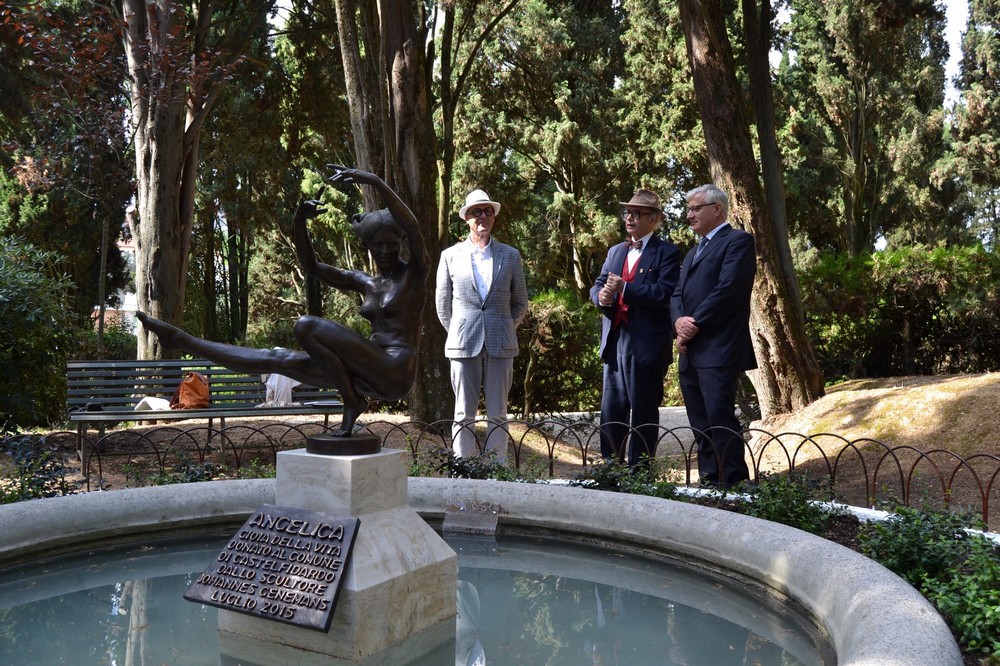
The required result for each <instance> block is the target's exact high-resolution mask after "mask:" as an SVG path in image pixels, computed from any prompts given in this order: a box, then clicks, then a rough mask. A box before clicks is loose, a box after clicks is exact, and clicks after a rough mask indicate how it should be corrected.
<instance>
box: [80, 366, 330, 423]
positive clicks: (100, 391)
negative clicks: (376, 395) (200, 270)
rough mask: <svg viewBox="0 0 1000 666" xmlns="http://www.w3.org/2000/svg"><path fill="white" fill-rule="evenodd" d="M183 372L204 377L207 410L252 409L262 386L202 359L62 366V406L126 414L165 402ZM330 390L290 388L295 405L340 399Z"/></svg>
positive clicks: (250, 377) (260, 398)
mask: <svg viewBox="0 0 1000 666" xmlns="http://www.w3.org/2000/svg"><path fill="white" fill-rule="evenodd" d="M188 372H200V373H201V374H203V375H205V376H206V377H207V378H208V386H209V394H210V398H209V400H210V405H211V406H212V407H226V408H234V407H247V408H250V407H256V406H257V405H260V404H262V403H263V402H264V400H265V398H266V394H267V387H266V385H265V384H264V382H263V380H262V377H261V376H260V375H252V374H248V373H245V372H237V371H235V370H230V369H229V368H224V367H222V366H219V365H216V364H214V363H212V362H211V361H208V360H205V359H184V360H175V359H171V360H163V361H67V362H66V381H67V391H66V394H67V397H66V403H67V407H68V408H69V410H70V411H73V410H76V409H82V408H83V407H84V406H85V405H86V404H87V403H99V404H100V405H101V406H102V408H103V409H131V408H133V407H134V406H135V404H136V403H137V402H139V400H141V399H142V398H144V397H157V398H167V399H169V398H170V396H171V395H173V393H174V390H176V388H177V386H178V385H179V384H180V382H181V380H182V379H183V378H184V377H185V376H186V375H187V373H188ZM339 399H340V395H339V393H338V392H337V391H336V390H335V389H330V388H319V387H315V386H309V385H306V384H300V385H299V386H296V387H295V388H294V389H292V400H293V401H295V402H300V403H301V402H312V401H324V400H339Z"/></svg>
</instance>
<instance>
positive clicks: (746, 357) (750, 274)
mask: <svg viewBox="0 0 1000 666" xmlns="http://www.w3.org/2000/svg"><path fill="white" fill-rule="evenodd" d="M695 250H697V248H695V249H694V250H691V251H690V252H688V253H687V256H686V257H684V265H683V266H682V267H681V277H680V281H679V282H678V283H677V289H676V290H674V294H673V297H672V298H671V299H670V321H671V322H672V323H673V322H676V321H677V320H678V319H680V318H681V317H683V316H689V317H693V318H694V321H695V324H696V325H697V326H698V335H696V336H695V337H694V338H693V339H692V340H691V341H690V342H689V343H688V350H687V353H685V354H681V355H680V358H679V360H678V368H680V369H681V370H685V369H686V368H687V366H688V364H689V363H690V364H691V365H692V366H694V367H696V368H722V367H726V368H737V369H740V370H750V369H753V368H756V367H757V359H756V357H755V356H754V353H753V343H752V342H751V340H750V292H751V291H752V290H753V279H754V275H755V274H756V273H757V256H756V249H755V247H754V241H753V236H751V235H750V234H748V233H747V232H745V231H740V230H739V229H734V228H733V227H731V226H729V225H726V226H724V227H722V228H720V229H719V231H717V232H716V234H715V236H713V237H712V240H711V241H709V243H708V245H707V246H706V247H705V249H704V251H703V252H702V253H701V256H700V257H698V258H697V259H695Z"/></svg>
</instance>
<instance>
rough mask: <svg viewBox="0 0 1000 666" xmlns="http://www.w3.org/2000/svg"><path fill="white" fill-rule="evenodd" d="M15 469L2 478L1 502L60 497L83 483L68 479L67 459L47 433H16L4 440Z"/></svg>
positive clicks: (0, 487) (73, 490)
mask: <svg viewBox="0 0 1000 666" xmlns="http://www.w3.org/2000/svg"><path fill="white" fill-rule="evenodd" d="M3 452H4V453H6V454H7V455H8V456H10V460H11V463H12V464H13V466H14V473H13V474H12V475H8V476H7V477H6V478H2V479H0V504H10V503H12V502H20V501H22V500H30V499H39V498H42V497H57V496H59V495H69V494H71V493H73V492H75V491H76V490H77V489H78V488H79V487H80V484H79V483H78V482H75V481H68V480H67V479H66V472H67V471H70V470H69V469H68V468H67V467H66V463H65V460H64V459H63V456H62V453H61V452H60V451H59V448H58V447H57V446H55V445H52V444H50V443H49V442H48V441H47V439H46V438H45V437H44V436H37V435H16V436H12V437H8V438H6V439H5V440H3Z"/></svg>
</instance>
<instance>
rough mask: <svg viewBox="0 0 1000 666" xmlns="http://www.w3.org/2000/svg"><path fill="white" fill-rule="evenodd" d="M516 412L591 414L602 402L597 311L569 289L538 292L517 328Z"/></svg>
mask: <svg viewBox="0 0 1000 666" xmlns="http://www.w3.org/2000/svg"><path fill="white" fill-rule="evenodd" d="M518 342H519V345H520V350H521V353H520V355H518V356H517V358H516V359H515V369H514V376H515V377H523V378H524V381H523V383H521V384H520V385H518V384H517V383H515V384H514V386H513V387H512V390H511V394H510V404H511V408H512V409H520V411H521V413H522V414H529V415H530V414H550V413H554V412H576V411H586V410H588V409H591V408H592V407H593V406H594V405H596V404H599V402H600V392H601V359H600V357H599V356H598V355H597V350H598V346H599V343H600V329H599V319H598V315H597V310H596V309H595V308H594V307H593V306H592V305H591V304H590V303H580V302H579V301H578V300H577V299H576V296H575V295H574V294H573V293H572V292H570V291H548V292H544V293H541V294H538V295H537V296H535V297H534V298H533V299H531V303H530V305H529V308H528V314H527V316H526V317H525V320H524V322H523V323H522V324H521V326H519V327H518Z"/></svg>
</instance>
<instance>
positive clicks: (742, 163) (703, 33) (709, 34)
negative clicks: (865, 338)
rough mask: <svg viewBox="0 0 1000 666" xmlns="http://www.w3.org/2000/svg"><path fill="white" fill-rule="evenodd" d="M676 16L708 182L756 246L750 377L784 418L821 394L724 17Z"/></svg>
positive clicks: (701, 2) (688, 9)
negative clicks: (706, 161) (756, 366)
mask: <svg viewBox="0 0 1000 666" xmlns="http://www.w3.org/2000/svg"><path fill="white" fill-rule="evenodd" d="M680 10H681V22H682V25H683V29H684V37H685V41H686V44H687V51H688V60H689V61H690V64H691V70H692V72H693V75H694V84H695V97H696V99H697V102H698V106H699V109H700V112H701V119H702V127H703V130H704V134H705V145H706V148H707V151H708V157H709V166H710V169H711V174H712V180H713V181H714V182H715V184H716V185H717V186H719V187H720V188H722V189H723V190H725V191H726V192H727V193H728V194H729V197H730V211H731V212H730V220H731V222H732V223H733V224H734V225H735V226H737V227H740V228H742V229H744V230H746V231H748V232H750V233H752V234H753V236H754V240H755V241H756V244H757V278H756V280H755V284H754V291H753V297H752V308H751V315H750V327H751V332H752V335H753V341H754V350H755V352H756V354H757V362H758V364H759V366H760V369H758V370H756V371H754V372H752V373H750V378H751V381H753V384H754V387H755V388H756V389H757V396H758V398H759V400H760V405H761V411H762V415H763V416H764V417H767V416H769V415H773V414H779V413H783V412H788V411H791V410H794V409H798V408H799V407H803V406H805V405H807V404H809V403H810V402H812V401H813V400H815V399H816V398H817V397H819V396H820V395H822V382H821V380H820V378H819V375H818V372H817V371H816V364H815V361H813V360H812V350H811V347H810V346H809V344H808V340H807V339H806V335H805V330H804V326H803V325H802V320H801V315H800V314H799V312H800V305H799V303H798V302H797V301H796V298H795V294H794V293H793V292H791V291H790V290H789V288H788V284H787V281H786V280H785V279H783V278H782V275H781V257H780V254H779V250H778V245H777V242H776V239H775V231H774V229H773V228H772V226H771V222H770V216H769V215H768V211H767V208H766V207H765V204H764V195H763V192H762V190H761V186H760V180H759V174H758V172H757V161H756V158H755V156H754V152H753V146H752V144H751V140H750V132H749V129H748V122H747V120H746V118H745V116H744V111H743V108H744V107H743V101H744V95H743V93H742V91H741V90H740V87H739V84H738V82H737V80H736V73H735V72H736V70H735V66H734V64H733V57H732V49H731V47H730V43H729V36H728V35H727V34H726V26H725V18H726V14H725V11H724V10H723V8H722V5H721V2H719V0H681V2H680Z"/></svg>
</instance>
